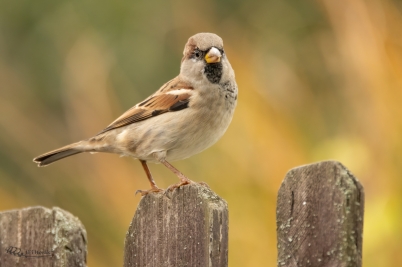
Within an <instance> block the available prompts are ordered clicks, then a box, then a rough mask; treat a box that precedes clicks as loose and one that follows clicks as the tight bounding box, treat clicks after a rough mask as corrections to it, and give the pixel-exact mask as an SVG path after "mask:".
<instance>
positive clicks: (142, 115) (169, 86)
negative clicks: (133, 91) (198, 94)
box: [98, 77, 193, 135]
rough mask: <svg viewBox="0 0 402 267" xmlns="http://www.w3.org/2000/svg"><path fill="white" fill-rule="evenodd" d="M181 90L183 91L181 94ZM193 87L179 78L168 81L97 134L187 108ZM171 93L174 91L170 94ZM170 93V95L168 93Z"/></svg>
mask: <svg viewBox="0 0 402 267" xmlns="http://www.w3.org/2000/svg"><path fill="white" fill-rule="evenodd" d="M181 90H183V91H182V92H181ZM191 90H193V87H192V86H191V85H189V84H188V83H186V82H183V81H181V80H180V79H179V77H176V78H174V79H173V80H170V81H168V82H167V83H166V84H164V85H163V86H162V87H161V88H160V89H159V90H158V91H157V92H156V93H154V94H153V95H151V96H150V97H148V98H147V99H145V100H144V101H142V102H141V103H138V104H137V105H135V106H134V107H132V108H130V109H129V110H127V111H126V112H124V113H123V114H122V115H121V116H120V117H118V118H117V119H116V120H115V121H113V122H112V123H111V124H110V125H109V126H107V127H106V128H105V129H103V130H102V131H101V132H99V133H98V135H99V134H102V133H105V132H107V131H110V130H113V129H116V128H119V127H123V126H126V125H129V124H132V123H136V122H139V121H143V120H146V119H149V118H152V117H155V116H159V115H161V114H163V113H166V112H175V111H179V110H182V109H185V108H187V107H188V104H189V102H190V97H191V95H192V91H191ZM172 91H175V92H174V93H172ZM169 92H171V93H169Z"/></svg>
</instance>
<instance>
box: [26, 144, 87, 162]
mask: <svg viewBox="0 0 402 267" xmlns="http://www.w3.org/2000/svg"><path fill="white" fill-rule="evenodd" d="M80 143H81V142H78V143H74V144H71V145H68V146H64V147H61V148H59V149H56V150H53V151H50V152H47V153H45V154H43V155H40V156H38V157H36V158H34V159H33V161H34V162H36V163H38V167H42V166H46V165H49V164H50V163H53V162H55V161H58V160H60V159H64V158H66V157H69V156H72V155H75V154H78V153H81V152H84V150H83V149H82V148H80V145H79V144H80Z"/></svg>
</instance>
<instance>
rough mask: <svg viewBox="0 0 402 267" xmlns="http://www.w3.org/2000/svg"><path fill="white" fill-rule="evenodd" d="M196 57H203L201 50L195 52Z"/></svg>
mask: <svg viewBox="0 0 402 267" xmlns="http://www.w3.org/2000/svg"><path fill="white" fill-rule="evenodd" d="M194 56H195V57H196V58H200V57H201V52H200V50H194Z"/></svg>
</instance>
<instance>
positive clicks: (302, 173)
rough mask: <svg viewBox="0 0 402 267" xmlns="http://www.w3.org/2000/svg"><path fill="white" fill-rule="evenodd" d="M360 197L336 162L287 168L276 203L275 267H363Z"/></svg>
mask: <svg viewBox="0 0 402 267" xmlns="http://www.w3.org/2000/svg"><path fill="white" fill-rule="evenodd" d="M363 213H364V192H363V187H362V186H361V185H360V183H359V182H358V180H357V179H356V178H355V177H354V176H353V175H352V174H351V172H350V171H349V170H348V169H346V167H344V166H343V165H342V164H341V163H339V162H336V161H325V162H320V163H316V164H311V165H307V166H302V167H298V168H295V169H292V170H291V171H289V172H288V174H287V175H286V177H285V179H284V181H283V182H282V185H281V187H280V190H279V193H278V199H277V236H278V266H331V267H333V266H342V267H343V266H351V267H352V266H353V267H360V266H361V264H362V262H361V261H362V235H363Z"/></svg>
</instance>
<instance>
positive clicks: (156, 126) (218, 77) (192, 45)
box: [33, 33, 238, 196]
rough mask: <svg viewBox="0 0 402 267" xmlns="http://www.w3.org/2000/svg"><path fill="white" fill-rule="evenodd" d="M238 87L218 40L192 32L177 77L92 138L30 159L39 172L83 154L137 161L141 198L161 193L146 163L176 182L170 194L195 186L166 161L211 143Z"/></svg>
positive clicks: (228, 117)
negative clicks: (143, 182)
mask: <svg viewBox="0 0 402 267" xmlns="http://www.w3.org/2000/svg"><path fill="white" fill-rule="evenodd" d="M237 94H238V86H237V83H236V80H235V73H234V70H233V68H232V66H231V65H230V63H229V60H228V58H227V55H226V53H225V50H224V49H223V40H222V38H221V37H219V36H218V35H216V34H214V33H197V34H195V35H193V36H191V37H190V38H189V39H188V41H187V43H186V44H185V47H184V51H183V58H182V60H181V65H180V73H179V75H178V76H176V77H175V78H173V79H171V80H170V81H168V82H166V83H165V84H164V85H162V86H161V87H160V88H159V90H157V91H156V92H155V93H154V94H152V95H150V96H149V97H148V98H146V99H145V100H144V101H142V102H140V103H138V104H136V105H135V106H133V107H132V108H130V109H129V110H127V111H126V112H124V113H123V114H122V115H121V116H120V117H118V118H117V119H116V120H115V121H113V122H112V123H111V124H109V125H108V126H107V127H106V128H104V129H103V130H102V131H100V132H99V133H98V134H96V135H95V136H93V137H91V138H89V139H84V140H82V141H79V142H76V143H72V144H70V145H67V146H64V147H61V148H58V149H55V150H52V151H50V152H47V153H45V154H42V155H40V156H38V157H36V158H34V159H33V161H34V162H35V163H37V164H38V166H39V167H41V166H46V165H49V164H51V163H53V162H55V161H58V160H60V159H63V158H66V157H69V156H72V155H76V154H79V153H82V152H91V153H96V152H106V153H115V154H118V155H120V156H129V157H132V158H135V159H138V160H139V161H140V162H141V165H142V167H143V169H144V171H145V173H146V175H147V178H148V181H149V183H150V185H151V188H150V189H149V190H138V191H137V192H139V193H141V195H143V196H144V195H146V194H148V193H152V192H161V191H163V190H162V189H160V188H159V187H158V186H157V185H156V183H155V181H154V179H153V177H152V174H151V172H150V170H149V168H148V165H147V163H149V162H150V163H161V164H163V165H164V166H166V167H167V168H168V169H169V170H171V171H172V172H173V173H174V174H176V175H177V177H178V178H179V182H178V183H176V184H173V185H171V186H169V187H168V189H169V190H173V189H175V188H179V187H181V186H183V185H186V184H190V183H194V182H193V181H192V180H190V179H189V178H188V177H187V176H185V175H184V174H183V173H182V172H180V171H179V170H178V169H176V168H175V167H174V166H173V165H172V164H171V163H170V162H173V161H177V160H182V159H185V158H188V157H191V156H193V155H195V154H197V153H200V152H201V151H203V150H205V149H207V148H208V147H210V146H212V145H213V144H214V143H216V142H217V141H218V140H219V139H220V138H221V137H222V136H223V134H224V133H225V132H226V130H227V128H228V126H229V124H230V123H231V121H232V118H233V114H234V111H235V107H236V104H237Z"/></svg>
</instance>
